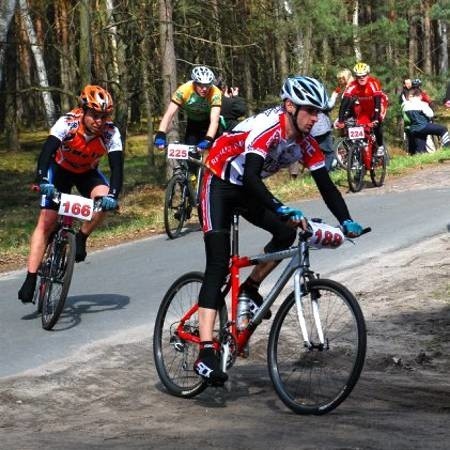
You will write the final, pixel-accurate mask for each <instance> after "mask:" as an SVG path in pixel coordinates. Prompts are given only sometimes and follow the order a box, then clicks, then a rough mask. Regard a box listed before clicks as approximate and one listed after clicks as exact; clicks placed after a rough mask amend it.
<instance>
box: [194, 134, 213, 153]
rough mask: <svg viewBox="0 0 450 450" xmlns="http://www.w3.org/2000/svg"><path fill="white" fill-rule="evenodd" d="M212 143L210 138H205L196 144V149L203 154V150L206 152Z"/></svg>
mask: <svg viewBox="0 0 450 450" xmlns="http://www.w3.org/2000/svg"><path fill="white" fill-rule="evenodd" d="M212 143H213V139H212V138H210V137H209V136H205V138H204V139H202V140H201V141H200V142H199V143H198V144H197V149H198V150H200V151H201V152H204V151H205V150H208V149H209V148H211V145H212Z"/></svg>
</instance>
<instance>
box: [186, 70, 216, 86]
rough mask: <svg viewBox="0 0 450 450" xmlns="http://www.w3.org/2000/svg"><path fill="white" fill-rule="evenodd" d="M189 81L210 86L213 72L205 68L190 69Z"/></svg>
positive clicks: (212, 80)
mask: <svg viewBox="0 0 450 450" xmlns="http://www.w3.org/2000/svg"><path fill="white" fill-rule="evenodd" d="M191 79H192V81H194V82H195V83H199V84H212V83H213V82H214V79H215V76H214V72H213V71H212V70H211V69H210V68H209V67H206V66H197V67H194V68H193V69H192V72H191Z"/></svg>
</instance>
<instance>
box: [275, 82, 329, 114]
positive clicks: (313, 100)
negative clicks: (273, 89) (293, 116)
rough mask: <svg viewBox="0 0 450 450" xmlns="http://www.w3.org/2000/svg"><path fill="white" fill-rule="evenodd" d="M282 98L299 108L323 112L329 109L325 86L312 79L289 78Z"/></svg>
mask: <svg viewBox="0 0 450 450" xmlns="http://www.w3.org/2000/svg"><path fill="white" fill-rule="evenodd" d="M280 96H281V99H282V100H286V99H289V100H291V102H292V103H294V104H295V105H297V106H312V107H313V108H317V109H320V110H321V111H323V110H326V109H328V108H329V106H328V95H327V91H326V90H325V87H324V85H323V84H322V83H321V82H320V81H319V80H316V79H315V78H311V77H305V76H297V77H289V78H287V79H286V81H285V82H284V84H283V87H282V88H281V92H280Z"/></svg>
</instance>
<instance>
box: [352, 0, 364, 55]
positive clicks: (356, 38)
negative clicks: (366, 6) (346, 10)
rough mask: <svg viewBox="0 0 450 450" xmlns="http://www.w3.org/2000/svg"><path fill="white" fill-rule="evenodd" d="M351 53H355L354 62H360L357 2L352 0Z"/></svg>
mask: <svg viewBox="0 0 450 450" xmlns="http://www.w3.org/2000/svg"><path fill="white" fill-rule="evenodd" d="M352 17H353V19H352V24H353V51H354V52H355V59H356V61H361V60H362V53H361V47H360V40H359V1H358V0H354V2H353V16H352Z"/></svg>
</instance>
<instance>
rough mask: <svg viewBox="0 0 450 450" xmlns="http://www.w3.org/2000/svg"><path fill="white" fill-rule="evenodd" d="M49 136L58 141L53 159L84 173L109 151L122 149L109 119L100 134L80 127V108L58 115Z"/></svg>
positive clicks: (117, 134)
mask: <svg viewBox="0 0 450 450" xmlns="http://www.w3.org/2000/svg"><path fill="white" fill-rule="evenodd" d="M50 135H52V136H55V137H56V138H58V139H59V140H60V141H61V146H60V147H59V148H58V150H57V151H56V155H55V162H56V163H57V164H59V165H60V166H61V167H63V168H64V169H66V170H68V171H69V172H73V173H84V172H87V171H89V170H91V169H95V168H96V167H97V166H98V163H99V160H100V159H101V157H102V156H103V155H106V154H107V153H109V152H114V151H122V141H121V139H120V132H119V130H118V128H117V127H116V126H115V125H114V124H113V123H112V122H106V123H105V125H104V126H103V129H102V132H101V134H100V135H89V134H87V133H86V132H85V130H84V125H83V111H82V110H81V109H80V108H76V109H74V110H72V111H70V112H69V113H67V114H65V115H64V116H62V117H60V118H59V119H58V120H57V121H56V123H55V124H54V125H53V127H52V128H51V130H50Z"/></svg>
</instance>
